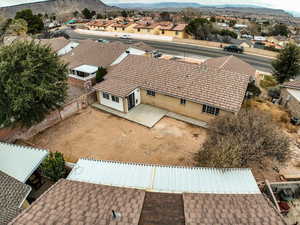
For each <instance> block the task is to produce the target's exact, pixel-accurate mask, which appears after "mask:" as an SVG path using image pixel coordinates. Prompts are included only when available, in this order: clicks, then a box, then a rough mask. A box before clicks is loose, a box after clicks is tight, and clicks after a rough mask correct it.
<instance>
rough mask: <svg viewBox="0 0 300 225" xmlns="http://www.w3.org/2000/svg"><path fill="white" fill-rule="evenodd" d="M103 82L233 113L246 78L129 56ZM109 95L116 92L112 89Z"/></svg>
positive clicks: (160, 60) (221, 71) (207, 69)
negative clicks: (156, 93)
mask: <svg viewBox="0 0 300 225" xmlns="http://www.w3.org/2000/svg"><path fill="white" fill-rule="evenodd" d="M107 79H114V80H118V82H121V81H123V82H124V83H130V84H138V86H139V87H142V88H145V89H149V90H153V91H156V92H159V93H162V94H166V95H170V96H175V97H178V98H185V99H187V100H190V101H194V102H197V103H202V104H209V105H212V106H215V107H218V108H221V109H224V110H228V111H234V112H237V111H239V109H240V107H241V104H242V102H243V99H244V95H245V92H246V88H247V85H248V81H249V76H248V75H247V74H246V75H244V74H240V73H234V72H232V71H226V70H222V69H216V68H212V67H208V66H206V65H205V64H203V65H196V64H189V63H183V62H174V61H170V60H164V59H154V58H150V57H146V56H134V55H130V56H128V57H126V58H125V59H124V60H123V61H122V62H121V63H120V64H119V65H116V66H115V67H114V68H112V69H111V71H110V72H109V73H108V74H107ZM101 88H102V85H96V86H95V89H97V90H101ZM107 91H108V90H107ZM110 91H117V90H115V89H113V88H112V90H110ZM121 97H125V96H121Z"/></svg>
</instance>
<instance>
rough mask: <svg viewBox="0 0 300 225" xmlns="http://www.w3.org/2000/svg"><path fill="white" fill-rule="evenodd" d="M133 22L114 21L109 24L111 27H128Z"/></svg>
mask: <svg viewBox="0 0 300 225" xmlns="http://www.w3.org/2000/svg"><path fill="white" fill-rule="evenodd" d="M132 24H133V23H131V22H130V23H114V24H112V25H111V27H121V28H122V27H123V28H126V27H129V26H131V25H132Z"/></svg>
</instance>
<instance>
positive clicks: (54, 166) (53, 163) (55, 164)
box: [40, 152, 67, 182]
mask: <svg viewBox="0 0 300 225" xmlns="http://www.w3.org/2000/svg"><path fill="white" fill-rule="evenodd" d="M40 169H41V172H42V174H43V175H44V176H45V177H47V178H49V179H50V180H52V181H54V182H56V181H58V180H59V179H61V178H65V177H66V174H67V170H66V167H65V160H64V156H63V154H62V153H60V152H55V153H53V152H50V154H49V155H48V157H47V158H46V159H45V160H44V161H43V163H42V164H41V167H40Z"/></svg>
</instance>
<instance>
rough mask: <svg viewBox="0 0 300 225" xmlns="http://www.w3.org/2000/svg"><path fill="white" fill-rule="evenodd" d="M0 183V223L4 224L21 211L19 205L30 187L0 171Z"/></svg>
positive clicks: (0, 224)
mask: <svg viewBox="0 0 300 225" xmlns="http://www.w3.org/2000/svg"><path fill="white" fill-rule="evenodd" d="M0 184H1V185H0V225H6V224H8V223H9V222H10V221H11V220H12V219H13V218H15V217H16V216H17V215H18V214H19V213H20V212H21V209H20V206H21V204H22V203H23V201H24V200H25V198H26V197H27V195H28V194H29V192H30V191H31V188H30V186H28V185H26V184H23V183H21V182H20V181H18V180H16V179H15V178H13V177H11V176H9V175H7V174H6V173H4V172H2V171H0Z"/></svg>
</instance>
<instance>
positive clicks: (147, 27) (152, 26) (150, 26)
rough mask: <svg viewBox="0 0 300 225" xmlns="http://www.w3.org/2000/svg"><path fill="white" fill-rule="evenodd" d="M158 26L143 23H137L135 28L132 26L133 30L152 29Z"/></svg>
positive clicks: (156, 24)
mask: <svg viewBox="0 0 300 225" xmlns="http://www.w3.org/2000/svg"><path fill="white" fill-rule="evenodd" d="M158 26H159V24H158V23H149V22H144V23H139V24H137V25H136V26H134V29H154V28H156V27H158Z"/></svg>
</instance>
